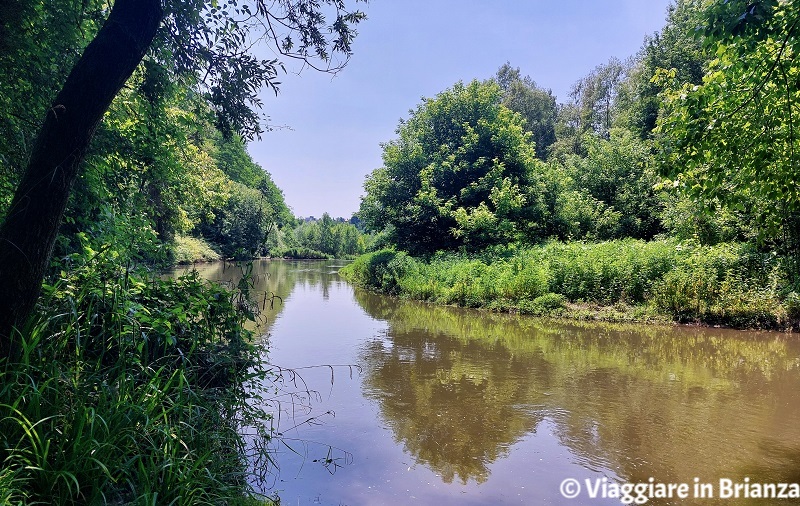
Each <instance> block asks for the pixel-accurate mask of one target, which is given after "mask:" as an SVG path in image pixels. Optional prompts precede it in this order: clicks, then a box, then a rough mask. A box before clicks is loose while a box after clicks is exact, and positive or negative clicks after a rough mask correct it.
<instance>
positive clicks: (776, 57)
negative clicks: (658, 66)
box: [659, 1, 800, 252]
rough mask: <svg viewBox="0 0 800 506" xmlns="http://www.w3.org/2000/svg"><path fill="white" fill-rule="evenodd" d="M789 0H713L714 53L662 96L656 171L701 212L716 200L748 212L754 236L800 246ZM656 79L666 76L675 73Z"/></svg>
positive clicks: (710, 39) (794, 47) (795, 46)
mask: <svg viewBox="0 0 800 506" xmlns="http://www.w3.org/2000/svg"><path fill="white" fill-rule="evenodd" d="M799 12H800V5H799V4H798V3H797V2H795V1H787V2H778V1H763V2H760V1H759V2H752V3H750V2H742V1H732V2H724V3H721V4H713V5H712V6H710V7H709V9H708V11H707V19H708V21H707V22H706V25H705V33H704V35H705V39H704V40H705V43H706V44H707V45H708V47H709V50H710V51H713V53H714V54H715V56H716V59H715V60H713V61H712V62H711V63H710V65H709V68H708V70H707V72H706V74H705V76H704V77H703V82H702V84H700V85H697V86H689V85H685V86H684V85H682V83H680V82H677V83H674V84H673V85H672V87H671V88H670V91H669V92H668V93H666V94H665V100H666V107H667V110H668V114H667V115H665V116H664V117H663V118H662V120H661V122H660V124H659V130H660V132H661V133H662V134H663V144H662V150H663V153H662V156H663V158H664V172H665V174H666V175H667V176H668V177H670V178H671V179H672V180H673V181H674V185H675V186H676V187H677V188H679V189H680V190H681V191H683V192H685V193H686V194H687V195H689V196H690V198H692V199H693V201H694V202H696V203H697V204H698V205H699V206H701V208H704V210H706V212H713V205H714V204H718V205H721V206H723V207H724V208H726V209H728V210H730V211H732V212H741V213H743V214H745V215H747V216H750V217H752V218H751V219H752V220H753V222H754V224H755V225H756V227H757V228H756V230H757V233H758V236H759V238H760V239H761V240H762V241H767V242H775V243H778V244H780V245H782V246H783V247H784V248H785V249H787V250H790V251H794V252H797V251H800V247H799V246H798V245H800V235H799V234H798V230H800V226H798V224H799V223H800V193H798V191H797V184H796V183H797V176H798V174H797V160H796V154H795V152H796V151H797V149H798V148H800V144H798V139H797V134H796V132H795V123H796V120H795V118H796V117H797V115H798V113H799V112H800V109H799V108H798V102H797V100H796V95H797V90H798V84H797V83H798V80H797V75H798V72H800V70H799V69H800V66H798V63H797V59H796V58H797V55H798V54H799V52H800V44H799V43H798V42H797V41H798V38H797V37H796V31H797V29H798V23H800V15H798V13H799ZM662 76H663V78H664V79H665V80H667V82H670V81H669V80H671V79H673V78H674V72H667V73H664V74H663V75H662Z"/></svg>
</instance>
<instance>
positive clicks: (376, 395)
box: [200, 261, 800, 506]
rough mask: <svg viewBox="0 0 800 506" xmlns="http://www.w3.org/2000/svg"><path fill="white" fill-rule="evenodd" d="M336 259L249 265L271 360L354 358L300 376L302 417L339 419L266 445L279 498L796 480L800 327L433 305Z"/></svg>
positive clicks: (483, 495) (474, 500) (213, 270)
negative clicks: (342, 462)
mask: <svg viewBox="0 0 800 506" xmlns="http://www.w3.org/2000/svg"><path fill="white" fill-rule="evenodd" d="M337 269H338V266H337V264H334V263H331V262H303V261H299V262H291V261H260V262H257V263H256V264H255V270H254V274H256V276H255V277H254V279H255V281H256V283H255V287H254V290H260V291H270V292H274V293H275V294H276V295H278V296H279V297H282V298H283V304H278V305H276V306H275V308H274V310H272V311H267V312H265V314H264V317H265V323H264V325H263V326H262V329H263V332H264V333H267V332H269V333H270V334H271V337H270V359H271V360H273V361H275V363H277V364H280V365H281V366H285V367H305V366H309V365H318V364H357V365H361V366H363V369H364V373H363V375H361V376H360V377H359V376H354V377H352V378H351V377H350V376H349V375H348V373H347V370H346V369H341V370H337V373H336V380H335V382H332V381H331V372H330V370H328V369H326V368H320V369H308V370H304V373H303V375H304V381H306V382H307V383H308V385H310V388H312V389H317V390H319V391H320V392H321V394H322V395H321V396H320V397H321V401H320V402H319V403H318V404H315V406H314V409H315V410H316V413H311V414H309V415H308V416H313V415H314V414H320V413H325V412H327V411H331V412H335V413H336V416H335V417H327V418H325V419H324V423H320V424H313V425H306V426H304V428H303V430H302V431H297V432H296V433H295V432H292V434H291V437H293V438H296V440H297V441H302V444H303V445H307V446H308V448H309V451H308V452H307V453H308V455H310V457H309V456H306V454H305V453H304V452H299V453H298V452H297V451H295V450H297V449H298V448H297V447H295V448H294V449H293V450H287V451H285V452H284V453H282V454H280V455H279V456H278V459H279V462H280V464H281V466H282V472H281V475H280V476H279V477H276V482H275V489H276V490H278V491H280V493H281V496H282V498H283V499H284V500H285V502H286V503H287V504H333V505H337V504H405V503H409V504H410V503H419V504H437V505H439V506H441V505H443V504H458V505H463V504H475V505H479V504H487V503H489V504H511V503H514V504H541V503H548V504H587V503H591V504H592V505H597V504H619V500H607V501H602V500H598V501H595V500H591V501H589V499H587V498H586V497H585V496H582V497H581V499H583V500H576V501H568V500H566V499H564V498H563V497H561V495H560V493H559V484H560V482H561V481H562V480H563V479H565V478H568V477H571V478H576V479H578V480H581V481H582V480H584V479H587V478H588V479H595V478H602V477H607V478H609V479H611V480H618V481H624V482H629V481H645V482H646V481H647V480H648V479H649V478H650V477H653V478H655V479H656V480H658V481H659V482H682V483H692V482H693V480H694V478H695V477H697V478H699V479H700V480H701V481H702V482H709V483H711V482H718V481H719V479H720V478H730V479H732V480H735V481H741V480H742V479H743V478H744V477H745V476H749V477H750V478H751V481H752V482H761V483H765V482H786V481H789V482H797V481H800V471H798V469H800V465H798V464H800V425H799V424H797V423H796V421H797V420H798V418H800V397H799V396H800V342H798V340H797V339H794V338H791V337H790V336H786V335H782V334H774V333H773V334H770V333H744V332H733V331H724V330H718V329H696V328H671V327H658V326H642V325H631V326H608V325H598V324H595V323H585V324H584V323H563V322H549V321H544V320H537V319H533V318H523V317H515V316H510V315H498V314H491V313H485V312H476V311H471V310H463V309H458V308H450V307H439V306H432V305H427V304H421V303H415V302H409V301H401V300H397V299H392V298H388V297H382V296H378V295H374V294H370V293H368V292H364V291H361V290H353V288H352V287H350V286H349V285H347V284H346V283H345V282H344V281H342V280H341V279H340V278H339V277H338V275H337V274H336V271H337ZM200 270H201V271H202V273H203V275H204V276H206V277H208V278H210V279H222V280H228V281H231V282H234V283H235V282H237V281H238V277H237V276H239V275H240V273H237V271H236V269H233V268H231V266H230V265H228V266H225V267H223V266H222V265H221V264H215V265H210V266H202V267H200ZM305 416H306V415H305V414H304V415H303V417H305ZM317 443H318V444H317ZM327 445H331V446H333V447H336V448H341V449H343V450H344V451H346V452H347V454H348V455H352V463H351V464H349V465H346V466H344V467H343V468H340V469H338V470H337V472H336V473H335V475H331V474H330V472H329V469H326V468H324V467H322V466H319V465H314V463H313V459H317V458H319V457H324V456H325V449H326V448H327ZM300 453H304V454H303V455H301V454H300ZM347 462H348V463H349V462H351V461H350V460H348V461H347ZM714 501H715V500H704V501H703V504H725V505H729V504H748V502H747V501H733V502H731V501H729V500H716V501H717V502H714ZM752 503H753V504H768V503H770V502H769V501H763V500H761V501H760V500H754V501H753V502H752ZM648 504H657V505H658V504H670V502H669V501H664V500H653V501H650V502H648Z"/></svg>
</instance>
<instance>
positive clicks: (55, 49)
mask: <svg viewBox="0 0 800 506" xmlns="http://www.w3.org/2000/svg"><path fill="white" fill-rule="evenodd" d="M364 19H366V16H365V15H364V13H363V12H361V11H359V10H358V9H357V6H353V9H351V8H350V6H346V5H345V2H343V1H341V0H322V1H317V0H278V1H276V2H272V3H265V2H261V1H253V2H250V1H241V0H238V1H237V0H214V1H211V2H205V1H196V2H183V1H179V0H116V1H115V2H113V6H112V3H110V2H107V1H101V0H81V1H77V0H74V1H73V0H59V1H43V0H34V1H31V0H11V1H10V2H7V5H5V6H4V12H3V15H2V17H0V222H2V228H0V375H2V378H0V412H2V416H1V417H0V443H1V444H0V460H2V462H3V466H2V468H1V469H0V502H2V503H3V504H6V503H8V504H29V503H46V504H47V503H58V504H77V503H80V504H84V503H90V504H101V503H115V504H161V503H175V504H212V503H213V504H222V503H225V504H261V503H263V502H264V501H268V498H264V497H260V496H257V495H254V494H253V493H252V490H251V488H250V484H249V482H248V480H247V475H246V470H245V468H246V465H247V462H246V455H247V452H248V451H250V447H249V446H248V445H249V444H251V442H250V441H248V440H247V438H245V437H244V436H243V435H242V434H241V432H240V431H239V428H240V427H241V426H245V425H246V426H255V427H256V429H257V438H260V440H263V441H268V440H269V439H270V438H271V437H273V434H272V433H271V432H270V429H269V419H270V414H269V412H268V407H267V406H264V404H263V403H261V401H262V400H263V399H265V398H269V395H270V393H269V392H270V390H269V389H270V387H269V385H267V386H265V383H264V382H263V379H264V378H265V377H266V378H272V374H274V373H273V372H271V371H270V370H269V368H268V365H267V364H264V363H262V361H261V360H260V358H259V357H260V355H259V350H258V349H257V347H256V346H255V345H254V344H253V335H252V332H251V331H249V330H247V329H246V328H245V322H246V321H252V320H254V319H257V317H258V311H259V306H258V305H257V304H254V303H253V302H252V300H251V299H252V295H253V294H252V293H250V290H251V288H252V284H251V283H249V281H248V272H249V271H248V264H247V260H248V259H252V258H254V257H259V256H276V257H292V258H334V257H336V258H343V257H347V258H352V257H355V256H357V255H362V254H363V255H362V256H360V257H358V258H357V259H356V260H355V261H354V262H353V263H352V264H351V265H350V266H348V267H347V268H345V269H344V271H343V274H344V275H345V276H346V277H347V278H348V279H350V280H352V281H353V282H354V283H356V284H360V285H362V286H366V287H368V288H370V289H374V290H377V291H381V292H384V293H388V294H392V295H398V296H402V297H409V298H415V299H420V300H426V301H431V302H435V303H440V304H455V305H461V306H468V307H483V308H487V309H490V310H496V311H504V312H520V313H526V314H534V315H546V316H562V317H564V316H566V317H573V318H581V319H609V320H633V321H651V320H660V321H669V322H675V321H677V322H688V323H700V324H712V325H727V326H734V327H742V328H773V329H792V328H797V327H798V321H800V191H799V190H798V184H797V183H798V178H799V177H800V168H798V164H797V160H796V156H797V155H796V151H797V150H798V149H800V142H798V139H797V134H796V132H795V130H796V127H795V123H796V118H797V117H796V116H795V113H800V107H799V106H798V101H800V64H798V61H797V59H796V58H797V55H798V53H800V39H799V38H798V37H797V30H798V23H800V0H754V1H747V2H745V1H742V0H727V1H704V0H676V1H675V3H674V4H673V5H672V6H671V8H670V9H669V12H668V17H667V23H666V25H665V26H664V28H663V29H662V30H660V31H659V32H657V33H655V34H653V35H652V36H648V37H647V38H646V39H645V40H644V42H643V45H642V47H641V49H640V50H639V52H638V53H637V54H636V55H634V56H633V57H631V58H630V59H628V60H626V61H621V60H618V59H611V60H609V61H607V62H606V63H601V64H599V65H598V66H597V67H596V68H595V69H594V70H593V71H592V72H590V73H589V74H588V75H586V76H585V77H584V78H582V79H581V80H579V81H578V82H577V83H575V85H574V86H573V88H572V91H571V93H570V96H569V97H568V98H567V99H566V100H565V101H564V102H559V101H558V100H557V98H556V97H555V96H554V95H553V94H552V92H551V91H550V90H549V89H547V88H546V87H544V86H543V85H542V84H540V83H541V82H544V81H543V80H544V79H545V76H542V77H541V79H542V81H540V82H537V81H536V80H534V79H533V78H531V77H528V76H525V75H524V72H523V71H522V70H520V68H517V67H515V66H514V65H512V64H511V63H510V62H509V63H506V64H504V65H502V66H501V67H500V68H499V69H498V71H497V73H496V75H494V76H475V79H474V80H471V81H468V82H464V81H462V82H457V83H453V85H452V86H451V87H449V88H448V89H446V90H443V91H442V92H441V93H439V94H437V95H436V96H435V97H432V98H427V99H424V100H423V101H422V102H421V103H420V104H418V105H417V106H416V108H415V109H413V110H412V111H411V112H410V114H409V116H408V118H406V119H404V120H402V121H401V122H400V124H399V125H398V128H397V137H396V138H394V139H391V140H388V141H387V142H386V143H385V144H384V145H383V166H382V167H380V168H377V169H375V170H374V171H373V172H372V173H370V174H369V175H368V176H367V179H366V181H365V184H364V197H363V199H362V202H361V207H360V209H359V210H358V212H357V213H356V215H355V216H353V217H352V218H350V219H349V220H345V219H335V218H333V217H331V216H329V215H328V214H325V215H323V216H322V217H321V218H320V219H313V220H304V219H300V218H297V217H294V216H293V215H292V212H291V210H290V209H289V208H288V206H287V205H286V202H285V200H284V195H283V193H282V191H281V189H280V188H278V187H277V186H276V184H275V183H274V181H273V180H272V178H271V176H270V174H269V173H268V172H267V171H265V170H264V169H263V168H262V167H260V166H259V165H258V164H257V163H255V162H254V161H253V159H252V158H251V157H250V155H249V154H248V151H247V146H248V142H250V141H252V140H253V139H255V138H258V137H259V136H261V135H269V129H270V125H269V122H268V121H266V118H265V117H264V116H263V113H262V112H261V108H262V106H263V104H262V102H261V99H260V98H259V95H258V93H259V91H260V90H261V89H264V88H266V89H268V90H272V91H274V92H275V93H278V91H279V89H280V86H281V83H280V81H279V78H280V77H279V76H280V75H281V73H282V72H284V67H283V62H282V61H281V59H280V58H278V59H271V60H262V59H259V58H257V57H255V56H254V55H253V54H252V52H251V45H252V39H253V34H254V33H257V32H258V33H261V32H263V33H264V35H263V36H261V37H260V38H259V40H261V42H262V43H264V44H268V45H269V44H271V45H272V47H274V48H275V52H276V54H279V55H281V56H282V57H283V58H285V59H288V58H294V59H300V60H303V61H305V62H307V63H308V65H309V66H311V67H312V68H314V69H318V70H320V71H322V72H337V71H339V70H341V69H342V68H343V67H344V65H345V64H346V63H347V60H348V59H349V57H350V55H351V52H352V51H351V44H352V41H353V39H354V37H355V28H356V26H357V25H358V24H359V23H360V22H362V21H363V20H364ZM517 63H518V64H521V65H524V64H525V62H515V64H517ZM365 252H366V253H365ZM219 259H229V260H232V261H234V264H233V265H235V268H237V269H240V270H241V272H242V276H243V277H242V282H240V283H239V285H238V286H236V287H232V288H233V290H232V291H231V289H230V288H231V287H229V288H225V287H221V286H217V285H213V284H209V283H206V282H205V281H203V280H202V279H200V278H199V277H198V275H197V274H196V273H195V274H188V275H186V276H183V277H180V278H177V279H162V278H161V277H160V276H159V275H158V274H159V272H160V270H161V269H163V268H165V267H168V266H171V265H175V264H176V263H191V262H194V261H197V260H208V261H213V260H219ZM264 300H266V299H264ZM264 307H265V306H264Z"/></svg>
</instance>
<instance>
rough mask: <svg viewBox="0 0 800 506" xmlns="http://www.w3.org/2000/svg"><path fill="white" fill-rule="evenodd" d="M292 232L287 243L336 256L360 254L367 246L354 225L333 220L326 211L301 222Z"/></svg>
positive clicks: (343, 256) (344, 256)
mask: <svg viewBox="0 0 800 506" xmlns="http://www.w3.org/2000/svg"><path fill="white" fill-rule="evenodd" d="M292 234H293V238H292V239H287V243H288V244H294V245H296V246H298V247H300V248H302V249H304V250H309V251H311V252H319V253H322V254H324V255H328V256H332V257H336V258H346V257H352V256H354V255H360V254H361V253H364V251H365V250H366V247H367V241H366V240H365V237H364V235H363V234H362V233H361V232H360V231H359V230H358V229H357V228H356V226H355V225H353V224H352V223H350V222H347V221H339V220H334V219H333V218H331V216H330V215H329V214H328V213H323V215H322V218H320V219H319V220H312V221H303V222H301V223H300V224H299V225H298V226H297V227H296V228H295V229H294V231H293V232H292Z"/></svg>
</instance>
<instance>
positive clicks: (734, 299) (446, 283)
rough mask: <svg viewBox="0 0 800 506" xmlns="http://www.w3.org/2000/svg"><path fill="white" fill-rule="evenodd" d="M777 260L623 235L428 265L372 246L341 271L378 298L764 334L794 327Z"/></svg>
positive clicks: (736, 249)
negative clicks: (606, 311) (614, 313)
mask: <svg viewBox="0 0 800 506" xmlns="http://www.w3.org/2000/svg"><path fill="white" fill-rule="evenodd" d="M784 262H785V259H782V258H780V257H777V256H776V255H772V254H764V253H760V252H758V251H756V250H754V249H753V248H751V247H748V246H747V245H739V244H720V245H718V246H715V247H703V246H695V245H692V244H691V243H680V242H677V241H674V240H669V241H652V242H643V241H636V240H631V239H626V240H621V241H608V242H602V243H595V244H589V243H579V242H572V243H560V242H551V243H548V244H546V245H544V246H539V247H533V248H506V249H502V248H501V249H495V250H493V251H487V252H485V253H484V254H482V255H478V256H465V255H460V254H452V253H439V254H437V255H435V256H433V257H432V258H431V259H430V260H428V261H423V260H419V259H415V258H412V257H409V256H407V255H406V254H404V253H402V252H396V251H394V250H381V251H378V252H375V253H369V254H367V255H364V256H361V257H359V258H358V259H356V261H355V262H354V263H352V264H350V265H348V266H347V267H345V268H343V269H342V271H341V274H342V275H343V276H345V277H346V278H347V279H348V280H350V281H351V282H353V283H355V284H357V285H360V286H364V287H367V288H370V289H373V290H377V291H379V292H383V293H389V294H395V295H400V296H403V297H408V298H412V299H418V300H425V301H430V302H435V303H439V304H456V305H459V306H467V307H485V308H489V309H492V310H500V311H517V312H522V313H529V314H537V315H564V314H570V315H576V316H577V315H579V314H580V312H581V310H580V308H581V307H584V306H587V305H588V307H593V306H594V307H597V305H602V306H613V305H619V304H622V305H623V306H629V305H638V306H639V307H640V308H642V309H641V310H638V311H635V312H634V314H638V315H639V316H638V317H639V318H641V317H644V316H646V315H648V314H653V313H660V314H663V315H666V316H668V317H670V318H672V319H674V320H676V321H682V322H686V321H700V322H705V323H713V324H726V325H731V326H736V327H761V328H773V327H791V326H793V325H796V324H797V321H796V320H792V318H795V317H790V316H789V314H790V312H791V311H793V309H792V308H794V306H793V304H795V302H793V301H794V300H795V298H793V297H795V296H794V295H792V294H794V292H791V291H790V288H789V284H788V283H787V279H786V278H785V276H784V275H783V274H782V272H783V269H784V265H783V264H784ZM569 304H575V305H576V309H572V308H570V307H569ZM595 314H597V313H595ZM626 318H627V317H626ZM634 318H636V317H635V316H634Z"/></svg>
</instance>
